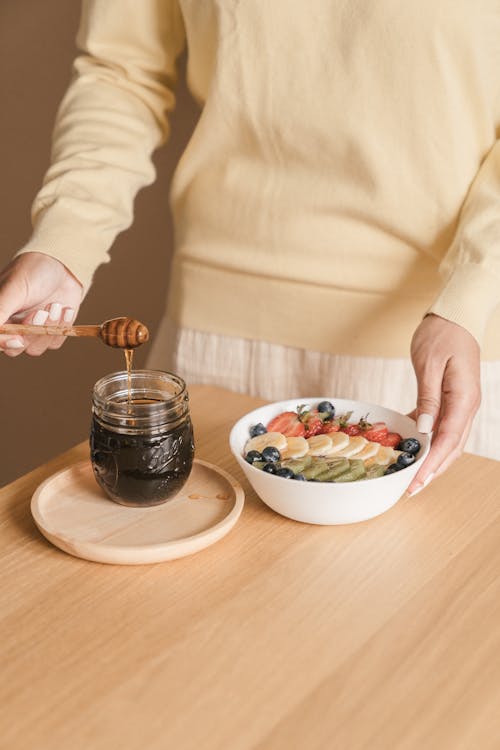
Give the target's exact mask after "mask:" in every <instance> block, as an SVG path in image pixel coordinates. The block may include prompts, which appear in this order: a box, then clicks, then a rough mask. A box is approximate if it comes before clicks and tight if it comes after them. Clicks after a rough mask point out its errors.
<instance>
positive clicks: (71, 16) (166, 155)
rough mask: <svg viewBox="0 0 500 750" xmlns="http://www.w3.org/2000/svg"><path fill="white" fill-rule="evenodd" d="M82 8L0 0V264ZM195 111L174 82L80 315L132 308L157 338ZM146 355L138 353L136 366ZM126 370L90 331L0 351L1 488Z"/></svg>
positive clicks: (37, 174) (19, 233) (72, 439)
mask: <svg viewBox="0 0 500 750" xmlns="http://www.w3.org/2000/svg"><path fill="white" fill-rule="evenodd" d="M79 11H80V3H79V0H43V2H40V0H1V2H0V97H1V117H0V164H1V170H0V207H1V208H0V211H1V220H0V266H4V265H5V264H6V263H7V262H8V261H9V259H10V258H11V256H12V254H13V253H14V252H15V251H16V250H17V249H18V248H19V247H21V246H22V245H23V244H24V242H25V241H26V240H27V239H28V237H29V234H30V218H29V217H30V206H31V202H32V199H33V197H34V195H35V193H36V191H37V189H38V187H39V186H40V183H41V179H42V176H43V173H44V171H45V169H46V167H47V165H48V157H49V149H50V133H51V129H52V124H53V119H54V115H55V111H56V108H57V104H58V102H59V100H60V99H61V96H62V94H63V92H64V89H65V87H66V85H67V83H68V80H69V75H70V68H71V60H72V58H73V56H74V54H75V47H74V38H75V34H76V29H77V26H78V18H79ZM197 115H198V112H197V109H196V107H195V105H194V103H193V102H192V100H191V99H190V97H189V95H188V94H187V92H186V90H185V87H183V85H180V88H179V91H178V105H177V109H176V113H175V114H174V116H173V118H172V121H171V122H172V128H173V132H172V135H171V139H170V142H169V144H168V146H167V148H164V149H162V150H161V151H160V152H159V153H158V154H157V156H156V159H155V164H156V166H157V170H158V179H157V181H156V183H155V185H154V186H152V187H150V188H147V189H146V190H144V191H142V192H141V193H140V194H139V196H138V198H137V201H136V204H135V205H136V210H135V215H136V218H135V222H134V225H133V227H132V228H131V229H130V230H129V231H127V232H125V233H123V234H122V235H120V237H119V238H118V239H117V241H116V242H115V245H114V247H113V250H112V262H111V263H110V264H107V265H106V266H102V267H101V268H100V269H99V271H98V272H97V274H96V277H95V282H94V285H93V287H92V289H91V291H90V292H89V294H88V296H87V298H86V299H85V301H84V303H83V305H82V307H81V309H80V313H79V316H78V322H79V323H100V322H101V321H103V320H106V319H107V318H112V317H116V316H118V315H130V316H132V317H135V318H138V319H139V320H143V321H144V322H145V323H146V324H147V325H148V326H149V328H150V330H151V332H152V335H153V336H154V333H155V330H156V327H157V324H158V321H159V318H160V316H161V313H162V310H163V307H164V304H165V292H166V279H167V273H168V265H169V260H170V257H171V252H172V225H171V220H170V215H169V212H168V187H169V183H170V179H171V176H172V172H173V170H174V168H175V164H176V162H177V160H178V158H179V156H180V154H181V152H182V150H183V148H184V146H185V144H186V142H187V140H188V138H189V135H190V133H191V132H192V129H193V127H194V124H195V122H196V118H197ZM138 264H140V265H138ZM145 354H146V352H145V351H143V350H141V349H139V350H138V351H137V356H136V363H137V365H138V366H140V365H141V364H142V363H143V361H144V357H145ZM122 367H123V358H122V354H121V353H120V352H118V351H115V350H112V349H109V348H108V347H106V346H104V345H102V344H101V343H99V342H97V341H93V340H90V339H89V340H87V339H83V340H82V339H71V340H68V342H67V343H66V344H65V345H64V346H63V347H62V349H60V350H58V351H49V352H47V353H46V354H44V355H43V356H42V357H28V356H27V355H21V356H20V357H17V358H15V359H10V358H8V357H5V356H2V355H0V384H1V388H0V486H2V485H4V484H6V483H8V482H10V481H11V480H13V479H15V478H16V477H17V476H19V475H20V474H22V473H24V472H26V471H28V470H29V469H32V468H34V467H35V466H37V465H39V464H40V463H42V462H44V461H46V460H47V459H49V458H50V457H52V456H54V455H56V454H57V453H60V452H61V451H63V450H65V449H67V448H69V447H71V446H72V445H74V444H76V443H78V442H80V441H81V440H84V439H87V437H88V429H89V419H90V416H89V415H90V394H91V390H92V386H93V384H94V382H95V381H96V380H97V379H98V378H99V377H101V376H102V375H104V374H105V373H107V372H111V371H113V370H118V369H122Z"/></svg>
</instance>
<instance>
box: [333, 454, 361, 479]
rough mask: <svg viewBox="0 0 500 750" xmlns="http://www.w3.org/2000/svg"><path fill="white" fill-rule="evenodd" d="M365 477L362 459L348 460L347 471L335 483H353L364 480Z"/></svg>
mask: <svg viewBox="0 0 500 750" xmlns="http://www.w3.org/2000/svg"><path fill="white" fill-rule="evenodd" d="M365 476H366V469H365V464H364V461H362V459H360V458H358V459H356V458H351V459H349V471H346V472H344V473H343V474H341V475H340V476H339V477H337V479H336V480H335V481H336V482H355V481H356V480H357V479H364V478H365Z"/></svg>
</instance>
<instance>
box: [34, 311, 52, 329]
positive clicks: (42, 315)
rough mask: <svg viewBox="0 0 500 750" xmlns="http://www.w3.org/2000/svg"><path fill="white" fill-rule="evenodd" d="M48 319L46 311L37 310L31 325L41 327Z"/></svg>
mask: <svg viewBox="0 0 500 750" xmlns="http://www.w3.org/2000/svg"><path fill="white" fill-rule="evenodd" d="M48 317H49V313H48V312H47V310H38V311H37V312H36V313H35V315H34V316H33V325H35V326H43V324H44V323H45V322H46V321H47V318H48Z"/></svg>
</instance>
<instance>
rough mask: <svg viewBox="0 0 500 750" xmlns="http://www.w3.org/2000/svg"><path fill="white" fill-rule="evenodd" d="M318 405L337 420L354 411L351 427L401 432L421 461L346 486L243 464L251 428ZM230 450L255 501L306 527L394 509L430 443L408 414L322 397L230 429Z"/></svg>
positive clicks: (262, 412) (281, 404)
mask: <svg viewBox="0 0 500 750" xmlns="http://www.w3.org/2000/svg"><path fill="white" fill-rule="evenodd" d="M320 401H331V402H332V403H333V405H334V406H335V413H336V414H337V415H338V414H345V413H346V412H349V411H352V412H353V414H352V416H351V419H350V421H351V422H357V421H358V419H360V418H361V417H363V416H366V414H368V419H369V421H370V422H385V423H386V424H387V426H388V428H389V431H390V432H398V433H399V434H400V435H401V436H402V437H403V438H407V437H416V438H418V440H419V441H420V444H421V448H420V451H419V453H418V454H417V460H416V461H415V462H414V463H413V464H411V466H407V467H406V468H405V469H402V470H401V471H397V472H395V473H393V474H388V475H387V476H382V477H378V478H376V479H367V480H363V481H357V482H345V483H344V482H339V483H335V482H299V481H296V480H294V479H284V478H283V477H278V476H275V475H273V474H268V473H267V472H265V471H262V470H260V469H256V468H255V467H253V466H252V465H251V464H249V463H248V462H247V461H245V459H244V458H243V452H244V447H245V443H246V442H247V440H248V439H249V429H250V427H251V426H252V425H255V424H257V423H258V422H262V423H263V424H264V425H267V424H268V422H269V421H270V420H271V419H272V418H273V417H275V416H277V415H278V414H281V412H283V411H295V410H296V408H297V405H299V404H308V405H310V406H314V405H316V404H318V403H319V402H320ZM229 444H230V446H231V451H232V452H233V454H234V456H235V458H236V460H237V461H238V463H239V465H240V466H241V468H242V469H243V471H244V472H245V475H246V477H247V479H248V481H249V482H250V484H251V485H252V487H253V489H254V490H255V492H256V493H257V495H258V496H259V497H260V498H261V500H263V501H264V502H265V503H266V505H268V506H269V507H270V508H272V509H273V510H275V511H276V512H277V513H280V514H281V515H282V516H287V517H288V518H292V519H294V520H295V521H303V522H304V523H316V524H343V523H356V522H358V521H366V520H367V519H368V518H373V517H374V516H378V515H380V514H381V513H384V512H385V511H386V510H388V509H389V508H391V507H392V506H393V505H394V504H395V503H396V502H397V501H398V500H399V498H400V497H401V496H402V495H403V494H404V492H405V490H406V489H407V487H408V486H409V484H410V482H411V480H412V479H413V477H414V476H415V474H416V473H417V471H418V469H419V468H420V466H421V465H422V462H423V460H424V458H425V456H426V455H427V453H428V452H429V448H430V437H429V436H428V435H422V434H420V433H418V432H417V427H416V424H415V422H414V421H413V419H410V417H407V416H406V415H405V414H400V413H399V412H397V411H392V410H391V409H385V408H384V407H382V406H376V405H375V404H367V403H364V402H362V401H348V400H346V399H341V398H331V397H328V396H321V397H314V398H293V399H288V400H287V401H277V402H274V403H272V404H268V405H267V406H262V407H260V408H259V409H255V410H254V411H251V412H249V413H248V414H245V416H244V417H241V419H239V420H238V421H237V422H236V424H235V425H234V427H233V428H232V430H231V434H230V436H229Z"/></svg>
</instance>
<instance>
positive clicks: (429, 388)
mask: <svg viewBox="0 0 500 750" xmlns="http://www.w3.org/2000/svg"><path fill="white" fill-rule="evenodd" d="M411 358H412V362H413V368H414V370H415V375H416V377H417V385H418V398H417V408H416V410H415V411H414V412H413V413H412V414H411V415H410V416H412V417H414V418H416V420H417V429H418V430H419V431H420V432H432V431H433V433H434V435H433V440H432V445H431V449H430V452H429V455H428V456H427V458H426V459H425V461H424V463H423V464H422V466H421V467H420V470H419V471H418V472H417V474H416V476H415V477H414V479H413V481H412V482H411V484H410V486H409V487H408V490H407V494H408V495H410V496H411V495H415V494H416V493H417V492H419V491H420V490H421V489H422V488H423V487H425V486H426V485H427V484H429V482H430V481H431V480H432V479H433V478H434V477H437V476H439V475H440V474H442V473H443V472H444V471H446V469H447V468H448V467H449V466H450V464H451V463H453V461H454V460H455V459H456V458H458V456H459V455H460V454H461V453H462V450H463V447H464V444H465V441H466V440H467V437H468V435H469V432H470V428H471V425H472V420H473V419H474V416H475V414H476V412H477V410H478V408H479V404H480V402H481V384H480V356H479V345H478V343H477V341H476V339H475V338H474V336H472V334H471V333H469V332H468V331H467V330H466V329H465V328H463V327H462V326H460V325H457V324H456V323H451V322H450V321H449V320H445V319H444V318H440V317H439V316H437V315H433V314H431V315H427V316H426V317H425V318H424V319H423V320H422V322H421V323H420V325H419V326H418V328H417V330H416V331H415V333H414V335H413V339H412V342H411Z"/></svg>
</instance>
